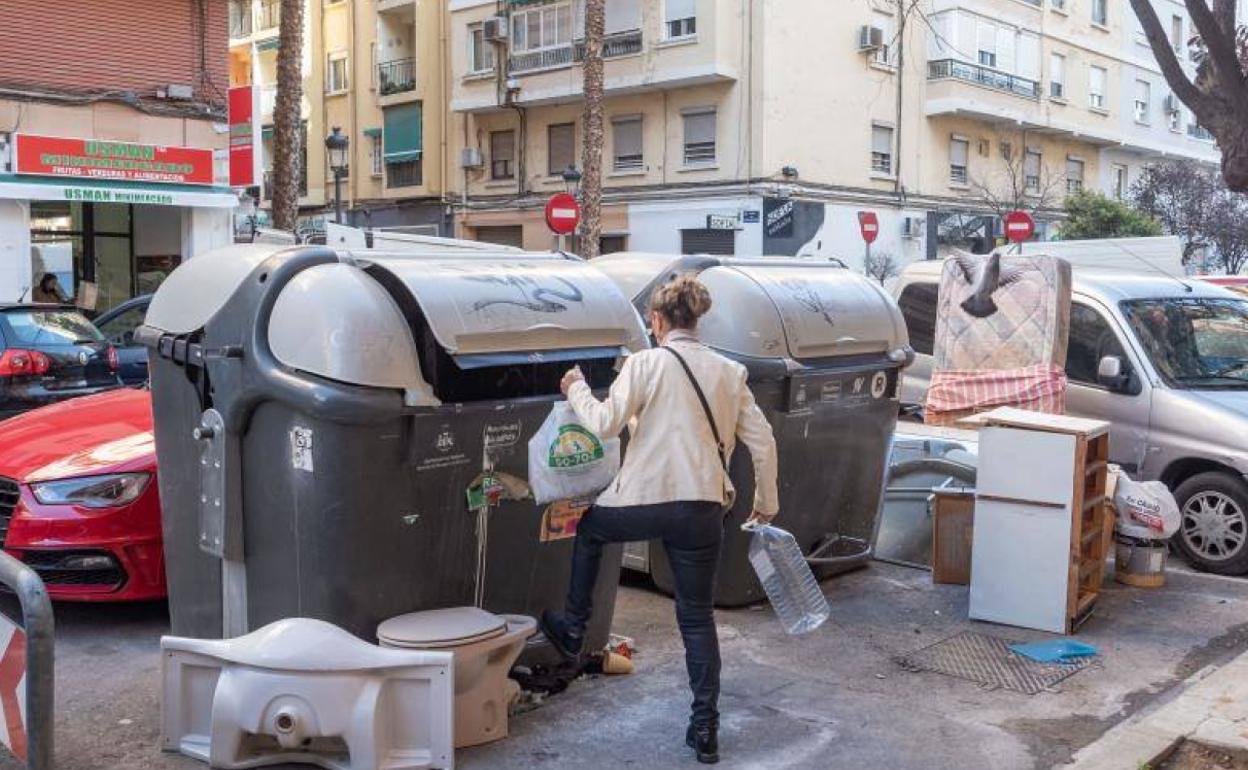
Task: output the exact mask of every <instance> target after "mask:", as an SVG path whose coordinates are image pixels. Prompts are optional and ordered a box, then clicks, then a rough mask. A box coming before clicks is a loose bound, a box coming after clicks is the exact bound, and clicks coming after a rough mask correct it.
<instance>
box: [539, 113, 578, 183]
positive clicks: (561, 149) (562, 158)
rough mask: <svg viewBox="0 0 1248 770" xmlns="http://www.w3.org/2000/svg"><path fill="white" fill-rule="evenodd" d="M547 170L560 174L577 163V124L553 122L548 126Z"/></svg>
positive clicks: (555, 174) (551, 173)
mask: <svg viewBox="0 0 1248 770" xmlns="http://www.w3.org/2000/svg"><path fill="white" fill-rule="evenodd" d="M546 142H547V148H548V151H547V163H546V166H547V172H548V173H549V174H550V175H551V176H560V175H561V174H563V172H564V171H566V170H567V168H568V166H575V165H576V124H575V123H553V124H551V125H550V126H547V128H546Z"/></svg>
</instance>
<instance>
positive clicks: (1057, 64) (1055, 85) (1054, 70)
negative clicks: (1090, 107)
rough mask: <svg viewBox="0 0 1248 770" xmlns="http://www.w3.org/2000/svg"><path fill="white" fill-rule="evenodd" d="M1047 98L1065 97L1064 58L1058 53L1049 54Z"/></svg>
mask: <svg viewBox="0 0 1248 770" xmlns="http://www.w3.org/2000/svg"><path fill="white" fill-rule="evenodd" d="M1049 96H1051V97H1053V98H1054V99H1062V98H1064V97H1065V96H1066V57H1065V56H1062V55H1061V54H1060V53H1054V54H1049Z"/></svg>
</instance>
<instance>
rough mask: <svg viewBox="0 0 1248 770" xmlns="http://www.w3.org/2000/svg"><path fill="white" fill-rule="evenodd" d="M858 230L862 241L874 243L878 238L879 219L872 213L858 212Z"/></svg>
mask: <svg viewBox="0 0 1248 770" xmlns="http://www.w3.org/2000/svg"><path fill="white" fill-rule="evenodd" d="M858 230H859V231H860V232H861V233H862V239H863V240H864V241H866V242H867V243H875V239H876V238H879V237H880V218H879V217H877V216H876V215H875V212H874V211H859V212H858Z"/></svg>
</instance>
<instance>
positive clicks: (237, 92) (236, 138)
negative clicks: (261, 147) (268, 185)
mask: <svg viewBox="0 0 1248 770" xmlns="http://www.w3.org/2000/svg"><path fill="white" fill-rule="evenodd" d="M254 88H255V87H254V86H235V87H233V88H231V89H230V95H229V101H230V187H251V186H253V185H255V184H256V148H255V142H256V139H255V133H256V127H255V122H254V113H255V110H254V109H253V108H254V106H255V93H254V90H253V89H254Z"/></svg>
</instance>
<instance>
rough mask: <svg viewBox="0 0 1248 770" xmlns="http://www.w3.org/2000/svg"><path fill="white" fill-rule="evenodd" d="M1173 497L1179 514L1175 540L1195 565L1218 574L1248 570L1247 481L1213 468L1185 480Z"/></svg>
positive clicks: (1234, 573)
mask: <svg viewBox="0 0 1248 770" xmlns="http://www.w3.org/2000/svg"><path fill="white" fill-rule="evenodd" d="M1174 497H1175V500H1176V501H1177V502H1178V504H1179V514H1180V524H1179V531H1178V537H1176V538H1175V544H1176V545H1177V546H1178V548H1179V551H1181V552H1182V553H1183V555H1184V556H1186V557H1187V560H1188V561H1189V562H1191V564H1192V566H1193V567H1196V568H1197V569H1200V570H1204V571H1206V572H1214V573H1217V574H1219V575H1242V574H1244V573H1248V484H1245V483H1244V480H1243V479H1241V478H1238V477H1236V476H1232V475H1231V474H1229V473H1222V472H1219V471H1212V472H1209V473H1201V474H1197V475H1195V476H1193V477H1191V478H1190V479H1188V480H1187V481H1184V482H1183V483H1182V484H1180V485H1179V488H1178V489H1176V490H1175V492H1174Z"/></svg>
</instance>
